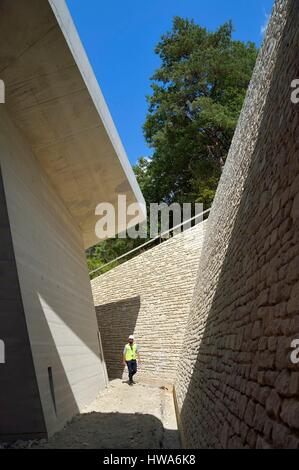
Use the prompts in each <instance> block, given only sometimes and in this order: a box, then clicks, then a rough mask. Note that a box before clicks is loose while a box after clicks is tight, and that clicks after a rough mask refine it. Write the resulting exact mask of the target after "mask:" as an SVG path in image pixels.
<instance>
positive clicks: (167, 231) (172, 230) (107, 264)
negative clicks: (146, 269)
mask: <svg viewBox="0 0 299 470" xmlns="http://www.w3.org/2000/svg"><path fill="white" fill-rule="evenodd" d="M210 210H211V209H206V210H205V211H203V212H201V213H200V214H197V215H195V216H194V217H191V219H188V220H185V221H184V222H181V223H180V224H178V225H176V226H175V227H172V228H171V229H169V230H166V231H165V232H163V233H160V234H159V235H157V236H156V237H154V238H151V240H149V241H147V242H145V243H143V244H142V245H139V246H137V247H136V248H133V250H130V251H127V253H124V254H123V255H121V256H118V257H117V258H115V259H113V260H112V261H109V263H106V264H103V266H100V267H99V268H97V269H94V270H93V271H90V273H89V275H90V276H91V275H92V274H94V273H96V272H98V271H101V270H102V269H104V268H105V267H106V266H109V265H110V264H112V263H115V261H118V260H120V259H122V258H125V257H126V256H128V255H130V254H131V253H134V252H135V251H137V250H140V248H143V247H144V246H147V245H149V244H150V243H153V242H154V241H155V240H157V239H158V238H162V237H164V235H167V234H168V233H170V232H174V231H175V230H176V229H177V228H180V227H183V226H184V225H186V224H187V223H189V222H192V220H195V219H198V218H199V217H203V216H204V215H205V214H208V213H209V212H210Z"/></svg>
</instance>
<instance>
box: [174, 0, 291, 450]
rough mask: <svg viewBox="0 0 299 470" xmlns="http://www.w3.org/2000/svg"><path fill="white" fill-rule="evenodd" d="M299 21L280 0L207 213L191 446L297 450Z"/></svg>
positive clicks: (189, 366)
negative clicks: (297, 94)
mask: <svg viewBox="0 0 299 470" xmlns="http://www.w3.org/2000/svg"><path fill="white" fill-rule="evenodd" d="M298 25H299V1H298V0H277V1H276V3H275V6H274V11H273V14H272V19H271V21H270V24H269V28H268V32H267V35H266V38H265V41H264V45H263V47H262V50H261V51H260V55H259V58H258V61H257V64H256V68H255V71H254V75H253V79H252V82H251V85H250V89H249V91H248V94H247V98H246V101H245V104H244V107H243V110H242V113H241V117H240V121H239V124H238V127H237V130H236V133H235V137H234V140H233V143H232V147H231V150H230V153H229V156H228V159H227V163H226V167H225V170H224V173H223V175H222V178H221V181H220V184H219V188H218V191H217V194H216V197H215V200H214V205H213V208H212V211H211V215H210V218H209V225H208V229H207V234H206V237H205V240H204V244H203V249H202V256H201V259H200V269H199V273H198V278H197V282H196V287H195V292H194V297H193V300H192V306H191V310H190V316H189V319H188V323H187V328H186V334H185V341H184V349H185V352H186V354H185V355H184V356H183V357H182V360H181V361H180V364H179V369H178V375H177V379H176V385H175V390H176V399H177V406H178V411H179V415H180V428H181V432H182V436H183V441H184V444H185V446H187V447H189V448H299V365H298V364H297V365H296V364H294V363H292V361H291V360H290V351H291V342H292V340H294V339H295V338H299V153H298V152H299V104H297V105H296V104H294V103H293V102H292V101H291V92H292V89H291V82H292V81H293V80H294V79H296V78H297V79H298V78H299V61H298V53H299V28H298Z"/></svg>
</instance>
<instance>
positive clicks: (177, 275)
mask: <svg viewBox="0 0 299 470" xmlns="http://www.w3.org/2000/svg"><path fill="white" fill-rule="evenodd" d="M207 223H208V221H205V222H202V223H200V224H198V225H197V226H195V227H193V228H191V229H189V230H186V231H185V232H183V233H181V234H178V235H176V236H175V237H173V238H171V239H170V240H167V241H165V242H163V243H162V244H160V245H157V246H156V247H154V248H152V249H150V250H148V251H146V252H144V253H142V254H140V255H138V256H136V257H135V258H133V259H131V260H129V261H127V262H126V263H123V264H121V265H120V266H118V267H116V268H115V269H113V270H111V271H109V272H108V273H105V274H102V275H100V276H98V277H97V278H95V279H94V280H93V281H92V283H91V285H92V291H93V296H94V302H95V306H96V312H97V318H98V322H99V329H100V331H101V334H102V341H103V349H104V355H105V359H106V363H107V369H108V374H109V377H110V378H111V379H112V378H115V377H122V374H123V367H122V362H121V361H122V351H123V347H124V345H125V343H126V342H127V338H128V336H129V335H130V334H132V333H134V334H135V336H136V341H137V343H138V345H139V349H140V355H141V360H142V365H141V368H140V371H139V374H138V377H139V379H140V380H143V379H146V380H158V381H164V382H166V383H167V382H170V383H173V381H174V378H175V374H176V369H177V364H178V361H179V358H180V356H184V355H185V348H184V347H182V342H183V335H184V330H185V326H186V321H187V318H188V313H189V309H190V302H191V298H192V293H193V288H194V284H195V280H196V274H197V270H198V264H199V257H200V253H201V247H202V243H203V238H204V233H205V230H206V225H207Z"/></svg>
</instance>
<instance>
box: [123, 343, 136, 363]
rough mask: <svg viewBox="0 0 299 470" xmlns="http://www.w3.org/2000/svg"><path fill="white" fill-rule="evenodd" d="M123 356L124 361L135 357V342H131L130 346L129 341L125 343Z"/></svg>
mask: <svg viewBox="0 0 299 470" xmlns="http://www.w3.org/2000/svg"><path fill="white" fill-rule="evenodd" d="M125 358H126V361H133V360H135V359H136V358H137V344H135V343H133V345H132V347H131V345H130V344H129V343H128V344H126V345H125Z"/></svg>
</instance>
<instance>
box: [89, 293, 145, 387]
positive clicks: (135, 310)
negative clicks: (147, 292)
mask: <svg viewBox="0 0 299 470" xmlns="http://www.w3.org/2000/svg"><path fill="white" fill-rule="evenodd" d="M139 311H140V296H139V295H138V296H136V297H132V298H129V299H125V300H120V301H118V302H112V303H109V304H104V305H97V306H96V315H97V320H98V326H99V330H100V332H101V339H102V346H103V351H104V357H105V361H106V366H107V372H108V376H109V379H110V380H113V379H121V378H122V375H123V371H124V368H123V364H122V353H123V349H124V346H125V344H126V343H127V342H128V336H129V335H131V334H133V333H134V330H135V326H136V323H137V318H138V314H139Z"/></svg>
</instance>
